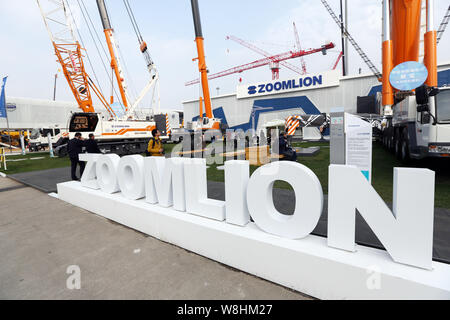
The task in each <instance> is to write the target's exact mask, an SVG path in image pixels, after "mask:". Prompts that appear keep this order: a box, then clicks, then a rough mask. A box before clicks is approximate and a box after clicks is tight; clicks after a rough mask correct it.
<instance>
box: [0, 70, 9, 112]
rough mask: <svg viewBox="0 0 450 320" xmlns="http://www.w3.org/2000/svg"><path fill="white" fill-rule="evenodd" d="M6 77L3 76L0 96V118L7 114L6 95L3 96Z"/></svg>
mask: <svg viewBox="0 0 450 320" xmlns="http://www.w3.org/2000/svg"><path fill="white" fill-rule="evenodd" d="M6 79H8V77H4V78H3V84H2V95H1V96H0V118H7V117H8V115H7V113H6V97H5V85H6Z"/></svg>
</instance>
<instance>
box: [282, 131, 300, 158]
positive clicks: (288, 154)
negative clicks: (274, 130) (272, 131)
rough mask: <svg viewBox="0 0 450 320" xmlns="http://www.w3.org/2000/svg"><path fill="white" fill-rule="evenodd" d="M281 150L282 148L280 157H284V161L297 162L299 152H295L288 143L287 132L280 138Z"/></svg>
mask: <svg viewBox="0 0 450 320" xmlns="http://www.w3.org/2000/svg"><path fill="white" fill-rule="evenodd" d="M278 143H279V148H280V151H279V152H280V153H279V154H280V155H283V156H284V159H286V160H289V161H297V152H295V151H294V150H293V149H292V148H291V147H290V146H289V145H288V142H287V134H286V133H285V132H282V133H281V134H280V138H279V142H278Z"/></svg>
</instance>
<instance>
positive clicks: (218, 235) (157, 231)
mask: <svg viewBox="0 0 450 320" xmlns="http://www.w3.org/2000/svg"><path fill="white" fill-rule="evenodd" d="M80 160H81V161H86V162H87V165H86V169H85V171H84V174H83V176H82V179H81V182H67V183H63V184H59V185H58V197H59V199H61V200H63V201H66V202H69V203H71V204H73V205H75V206H78V207H81V208H83V209H85V210H88V211H91V212H93V213H95V214H98V215H101V216H103V217H105V218H107V219H110V220H113V221H115V222H117V223H120V224H123V225H125V226H128V227H130V228H133V229H135V230H138V231H140V232H143V233H146V234H148V235H151V236H153V237H155V238H157V239H160V240H162V241H166V242H169V243H172V244H174V245H177V246H180V247H182V248H184V249H186V250H189V251H192V252H195V253H197V254H200V255H202V256H205V257H207V258H210V259H213V260H216V261H218V262H220V263H223V264H226V265H229V266H231V267H234V268H237V269H240V270H242V271H244V272H248V273H251V274H254V275H256V276H258V277H261V278H264V279H267V280H269V281H272V282H275V283H278V284H281V285H284V286H286V287H289V288H292V289H295V290H297V291H300V292H303V293H305V294H308V295H311V296H313V297H317V298H321V299H450V265H447V264H444V263H439V262H434V261H432V251H433V221H434V184H435V174H434V172H433V171H431V170H428V169H410V168H396V169H395V170H394V188H393V189H394V199H393V200H394V205H393V211H391V210H390V209H389V208H388V207H387V205H386V204H385V203H384V201H383V200H382V198H381V197H380V196H379V195H378V194H377V192H376V191H375V189H374V188H373V187H372V186H371V184H370V183H369V182H368V181H367V179H366V178H365V177H364V176H363V175H362V174H361V172H360V171H359V170H358V169H357V168H356V167H352V166H341V165H331V166H330V167H329V183H328V238H327V239H326V238H321V237H318V236H314V235H311V232H312V231H313V230H314V229H315V227H316V226H317V224H318V222H319V219H320V216H321V214H322V211H323V204H324V194H323V189H322V186H321V184H320V181H319V179H318V178H317V176H316V175H315V174H314V173H313V171H311V170H310V169H309V168H307V167H305V166H303V165H301V164H299V163H294V162H275V163H271V164H268V165H265V166H262V167H260V168H258V169H257V170H256V171H255V172H254V173H253V174H252V175H250V165H249V162H248V161H238V160H233V161H227V162H225V201H218V200H213V199H209V198H208V193H207V179H206V159H185V158H171V159H165V158H160V157H148V158H144V157H142V156H139V155H133V156H126V157H123V158H120V157H119V156H117V155H115V154H108V155H98V154H82V155H80ZM279 180H280V181H285V182H287V183H289V184H290V185H291V186H292V188H293V190H294V191H295V195H296V197H295V199H296V206H295V211H294V213H293V215H291V216H287V215H283V214H281V213H280V212H278V211H277V209H276V208H275V206H274V203H273V198H272V191H273V190H272V188H273V185H274V183H275V181H279ZM356 210H358V212H359V213H360V214H361V216H362V217H363V218H364V219H365V221H366V222H367V225H368V226H369V227H370V228H371V230H372V231H373V232H374V234H375V235H376V236H377V237H378V239H379V240H380V241H381V243H382V244H383V246H384V247H385V248H386V251H383V250H378V249H373V248H368V247H363V246H358V245H356V243H355V217H356Z"/></svg>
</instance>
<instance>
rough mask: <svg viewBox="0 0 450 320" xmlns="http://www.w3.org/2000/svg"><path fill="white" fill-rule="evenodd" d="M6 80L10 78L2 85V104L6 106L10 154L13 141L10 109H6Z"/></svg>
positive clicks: (4, 80) (4, 79)
mask: <svg viewBox="0 0 450 320" xmlns="http://www.w3.org/2000/svg"><path fill="white" fill-rule="evenodd" d="M6 79H8V76H6V77H4V78H3V84H2V92H1V93H2V94H1V98H2V99H3V101H1V102H2V104H4V108H5V116H6V127H7V129H8V137H9V152H10V153H11V152H12V140H11V130H10V129H9V119H8V108H7V107H6V93H5V91H6V90H5V86H6Z"/></svg>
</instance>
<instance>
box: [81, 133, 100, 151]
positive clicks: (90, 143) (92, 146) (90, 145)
mask: <svg viewBox="0 0 450 320" xmlns="http://www.w3.org/2000/svg"><path fill="white" fill-rule="evenodd" d="M84 146H85V147H86V152H87V153H102V152H101V151H100V149H99V148H98V144H97V141H96V140H95V136H94V134H92V133H91V134H89V140H86V141H85V143H84Z"/></svg>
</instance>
